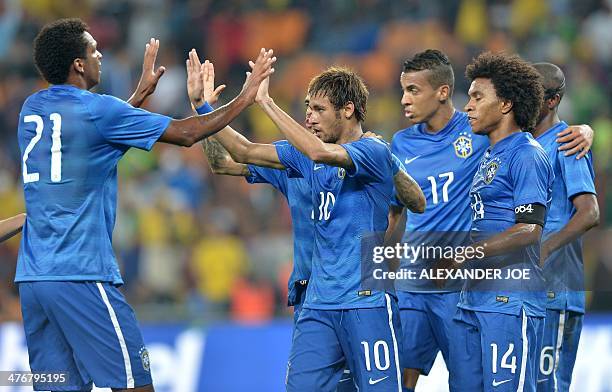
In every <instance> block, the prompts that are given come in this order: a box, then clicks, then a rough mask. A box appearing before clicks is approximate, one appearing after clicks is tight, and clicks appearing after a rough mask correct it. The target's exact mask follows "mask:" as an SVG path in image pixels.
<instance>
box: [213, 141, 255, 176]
mask: <svg viewBox="0 0 612 392" xmlns="http://www.w3.org/2000/svg"><path fill="white" fill-rule="evenodd" d="M202 147H203V149H204V153H205V154H206V159H208V164H209V165H210V168H211V169H212V170H213V171H220V170H222V169H227V168H228V166H230V165H229V164H230V163H233V159H232V157H231V156H230V155H229V153H228V152H227V150H226V149H225V148H224V147H223V145H221V143H219V142H218V141H216V140H213V139H211V138H206V139H204V140H202ZM234 166H235V171H232V172H228V173H226V174H232V175H237V176H245V177H246V176H250V175H251V173H250V172H249V168H248V166H247V165H243V164H238V163H236V164H235V165H234Z"/></svg>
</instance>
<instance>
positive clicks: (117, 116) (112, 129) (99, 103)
mask: <svg viewBox="0 0 612 392" xmlns="http://www.w3.org/2000/svg"><path fill="white" fill-rule="evenodd" d="M87 108H88V110H89V112H90V115H91V117H92V120H93V122H94V124H95V125H96V128H97V129H98V132H100V134H101V135H102V137H104V139H106V140H107V141H109V142H111V143H116V144H122V145H126V146H129V147H136V148H140V149H142V150H150V149H151V148H152V147H153V144H155V142H157V140H158V139H159V138H160V137H161V135H162V134H163V133H164V131H165V130H166V128H167V127H168V124H170V121H171V120H172V119H171V118H170V117H167V116H163V115H161V114H156V113H151V112H148V111H146V110H142V109H138V108H135V107H133V106H132V105H130V104H128V103H127V102H125V101H122V100H120V99H118V98H115V97H113V96H110V95H99V94H91V95H90V96H89V99H88V100H87Z"/></svg>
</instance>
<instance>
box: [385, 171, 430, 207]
mask: <svg viewBox="0 0 612 392" xmlns="http://www.w3.org/2000/svg"><path fill="white" fill-rule="evenodd" d="M393 183H394V184H395V190H396V193H397V197H398V198H399V200H400V201H401V202H402V203H403V204H404V205H405V206H406V208H408V209H409V210H410V211H413V212H414V211H419V210H423V209H424V206H423V205H422V204H423V202H422V201H423V191H422V190H421V188H420V187H419V184H417V183H416V181H414V180H413V179H412V177H410V176H409V175H408V174H406V173H404V172H402V171H399V172H398V173H397V174H396V175H395V177H394V178H393Z"/></svg>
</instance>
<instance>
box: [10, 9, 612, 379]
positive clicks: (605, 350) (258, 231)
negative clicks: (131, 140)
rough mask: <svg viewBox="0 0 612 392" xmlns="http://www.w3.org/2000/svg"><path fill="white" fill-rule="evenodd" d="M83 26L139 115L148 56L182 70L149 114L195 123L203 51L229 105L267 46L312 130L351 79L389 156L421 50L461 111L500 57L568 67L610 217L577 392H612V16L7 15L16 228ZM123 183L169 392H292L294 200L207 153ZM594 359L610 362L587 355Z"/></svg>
mask: <svg viewBox="0 0 612 392" xmlns="http://www.w3.org/2000/svg"><path fill="white" fill-rule="evenodd" d="M68 16H78V17H81V18H83V19H84V20H85V21H87V22H88V23H89V25H90V27H91V32H92V34H93V36H94V37H95V38H96V40H97V41H98V46H99V48H100V50H101V52H102V54H103V55H104V58H103V60H102V63H103V64H102V83H101V85H100V86H99V88H98V90H97V91H98V92H104V93H108V94H112V95H115V96H118V97H120V98H123V99H127V98H128V97H129V95H130V94H131V92H132V90H133V88H134V87H135V85H136V82H137V81H138V77H139V75H140V67H141V64H142V54H143V51H144V44H145V43H146V42H147V40H148V39H149V38H150V37H156V38H159V39H160V42H161V49H160V53H159V55H158V64H160V65H164V66H166V68H167V71H166V74H165V75H164V76H163V78H162V80H161V82H160V84H159V86H158V88H157V91H156V93H155V94H154V95H153V96H152V97H151V98H150V99H149V100H148V101H147V103H146V108H148V109H149V110H152V111H156V112H160V113H164V114H168V115H171V116H175V117H181V116H185V115H188V114H190V110H189V105H188V101H187V95H186V84H185V78H186V74H185V69H184V61H185V59H186V56H187V52H188V50H190V49H191V48H196V49H197V50H198V51H199V53H200V57H201V58H202V59H204V58H209V59H211V60H212V61H213V62H214V63H215V66H216V67H215V68H216V77H217V84H220V83H225V84H227V85H228V88H227V89H226V91H225V92H224V94H223V97H224V98H226V99H229V98H231V97H233V96H234V95H235V94H236V93H237V92H238V91H239V89H240V88H241V86H242V83H243V81H244V72H245V71H246V69H247V66H246V64H247V61H248V59H250V58H253V57H254V56H255V54H256V53H257V50H258V49H259V48H260V47H262V46H265V47H268V48H273V49H274V50H275V52H276V54H277V56H278V57H279V60H278V63H277V66H276V73H275V74H274V76H273V79H272V81H271V90H272V92H271V93H272V95H273V96H274V97H275V98H276V100H277V101H278V102H279V103H280V105H281V106H282V107H283V108H285V109H287V110H288V111H289V112H290V113H292V114H293V115H294V117H295V118H296V119H301V118H303V116H304V110H303V98H304V92H305V88H306V86H307V84H308V81H309V80H310V78H311V77H312V76H314V75H315V74H316V73H318V72H319V71H321V70H322V69H324V67H326V66H328V65H331V64H344V65H348V66H350V67H352V68H354V69H355V70H357V71H358V72H359V73H360V74H361V75H362V76H363V77H364V79H365V81H366V83H367V85H368V87H369V89H370V93H371V95H370V99H369V104H368V109H369V110H368V118H367V121H366V128H367V129H370V130H375V131H377V132H379V133H381V134H383V135H385V136H386V138H387V140H390V137H391V135H392V134H393V132H394V131H395V130H397V129H401V128H403V127H405V126H406V124H405V119H404V118H403V116H402V110H401V106H400V104H399V99H400V87H399V83H398V81H399V74H400V71H401V65H402V62H403V60H404V59H406V58H407V57H409V56H411V55H412V54H414V53H416V52H417V51H420V50H423V49H426V48H430V47H431V48H439V49H441V50H443V51H444V52H446V53H447V54H448V55H449V57H450V58H451V61H452V62H453V65H454V67H455V75H456V88H455V95H454V102H455V105H456V107H457V108H458V109H461V108H463V106H464V104H465V103H466V101H467V99H466V95H465V92H466V91H467V89H468V85H467V82H466V80H465V78H464V76H463V72H464V69H465V65H466V64H467V63H468V62H469V61H470V60H471V58H472V57H473V56H474V55H475V54H477V53H479V52H480V51H482V50H483V49H489V50H494V51H500V50H505V51H510V52H518V53H519V54H521V55H522V56H524V57H525V58H527V59H528V60H530V61H534V62H535V61H551V62H554V63H556V64H558V65H559V66H561V67H562V68H563V70H564V71H565V74H566V78H567V86H568V88H567V93H566V95H565V97H564V99H563V102H562V105H561V110H560V112H561V117H562V119H563V120H565V121H567V122H568V123H571V124H581V123H587V124H590V125H591V126H592V127H593V128H594V129H595V132H596V136H595V143H594V146H593V152H594V155H595V165H596V174H597V191H598V198H599V203H600V208H601V225H600V227H599V228H597V229H596V230H593V232H592V233H589V234H588V236H587V238H586V246H585V265H586V267H585V270H586V280H587V285H588V287H589V289H590V291H589V293H588V308H589V316H587V321H586V323H587V326H586V328H585V334H584V336H583V339H582V342H581V343H582V344H583V346H582V347H581V350H582V351H581V353H582V354H581V355H579V356H580V357H581V358H579V364H578V365H577V372H578V373H579V377H580V378H579V379H580V382H581V383H582V384H581V385H585V384H584V383H586V382H587V380H589V382H591V383H594V384H589V385H591V386H590V387H589V388H587V389H582V388H580V389H577V390H588V391H612V377H610V375H609V374H606V371H605V369H608V371H609V369H611V368H612V293H611V290H612V284H610V282H611V281H612V230H610V226H611V225H612V208H610V207H609V206H612V203H611V201H612V187H610V182H611V181H612V160H611V157H610V150H611V148H612V140H611V137H612V120H611V116H610V114H611V105H610V102H611V100H610V95H611V89H612V83H611V81H610V78H611V75H612V38H611V37H612V0H576V1H572V0H549V1H544V0H542V1H540V0H498V1H492V0H489V1H485V0H449V1H433V0H404V1H383V0H336V1H323V0H313V1H308V0H301V1H300V0H298V1H291V0H267V1H264V0H257V1H242V0H226V1H210V0H209V1H199V0H191V1H188V0H133V1H127V0H116V1H111V0H22V1H19V0H4V1H0V141H1V143H0V216H1V217H8V216H10V215H13V214H16V213H18V212H20V211H22V210H23V208H24V206H23V197H22V190H21V183H20V181H21V175H20V156H19V150H18V147H17V143H16V129H17V120H18V114H19V110H20V108H21V105H22V103H23V101H24V99H25V98H26V97H27V96H28V95H30V94H31V93H32V92H34V91H36V90H38V89H41V88H44V87H45V86H44V84H43V83H42V81H41V79H40V78H39V77H38V76H37V74H36V70H35V68H34V66H33V61H32V56H31V53H32V40H33V39H34V36H35V35H36V33H37V31H38V30H39V29H40V27H41V26H42V25H43V24H44V23H46V22H48V21H50V20H53V19H56V18H59V17H68ZM232 125H233V126H234V127H235V128H236V129H239V130H243V131H244V132H245V133H246V134H247V135H248V136H249V137H250V138H251V139H253V140H257V141H272V140H275V139H278V138H279V137H280V135H279V133H278V132H277V131H276V128H275V127H274V126H273V124H272V123H271V122H269V121H268V120H267V119H266V118H265V116H264V115H263V113H262V112H261V111H260V110H259V109H258V108H256V107H252V108H251V109H249V110H248V111H246V112H245V113H243V114H242V115H241V116H240V117H239V119H238V120H237V121H235V122H234V123H233V124H232ZM119 170H120V175H119V181H120V186H119V206H118V214H117V215H118V219H117V224H116V227H115V236H114V245H115V249H116V252H117V255H118V257H119V259H120V263H121V269H122V272H123V276H124V280H125V281H126V285H125V294H126V296H127V298H128V301H129V302H130V303H131V304H132V305H133V307H134V308H135V310H136V312H137V315H138V318H139V320H140V321H141V323H142V324H143V330H144V333H145V338H146V339H147V340H148V341H149V346H153V349H151V347H150V349H151V359H152V368H153V372H154V379H155V380H156V381H157V382H158V385H157V389H158V390H161V391H165V390H167V391H171V390H172V391H189V390H206V391H208V390H212V391H225V390H228V391H229V390H240V388H241V387H242V386H249V387H250V388H249V389H250V390H262V391H270V390H279V389H282V385H283V380H284V369H285V360H286V355H287V349H288V345H289V339H290V338H289V336H290V315H291V310H290V309H288V308H287V307H286V306H285V299H286V282H287V278H288V276H289V272H290V269H291V253H292V237H291V222H290V216H289V211H288V208H287V205H286V203H285V201H284V200H283V199H282V196H281V195H280V194H279V193H277V192H275V191H274V190H273V189H272V188H271V187H268V186H265V185H248V184H247V183H246V182H245V181H244V180H243V179H240V178H224V177H219V176H217V177H215V176H213V175H212V174H211V172H210V170H209V168H208V166H207V164H206V161H205V159H204V155H203V153H202V151H201V148H200V146H199V145H197V146H194V147H192V148H189V149H180V148H177V147H174V146H168V145H158V146H156V147H155V148H154V151H153V152H152V153H145V152H141V151H136V150H132V151H130V152H129V153H128V154H127V155H126V157H125V158H124V159H123V160H122V162H121V164H120V167H119ZM18 246H19V238H17V239H14V240H12V241H10V242H8V243H6V244H3V245H0V260H1V263H0V282H1V283H0V323H2V324H0V370H13V369H22V370H25V369H27V359H24V358H26V355H27V351H25V343H24V341H23V336H22V332H21V331H20V324H19V320H20V311H19V302H18V298H17V294H16V288H15V286H14V285H13V284H12V279H13V277H14V271H15V262H16V255H17V250H18ZM585 347H587V348H585ZM588 348H593V350H595V349H596V350H597V354H596V355H593V354H592V353H591V354H586V355H585V353H586V352H587V351H586V350H588ZM594 369H595V370H594ZM596 369H603V370H601V372H596ZM441 372H442V373H443V370H441ZM581 372H582V373H581ZM598 377H600V378H598ZM429 378H430V379H432V378H435V377H429ZM177 380H182V381H177ZM190 380H191V381H190ZM593 380H595V381H593ZM597 380H601V382H600V383H598V381H597ZM180 382H183V384H180ZM428 382H429V383H430V384H429V385H424V386H423V389H422V390H431V391H434V390H436V391H437V390H445V389H444V387H438V386H435V385H434V384H443V380H441V381H440V380H439V381H437V382H435V381H432V380H429V381H428Z"/></svg>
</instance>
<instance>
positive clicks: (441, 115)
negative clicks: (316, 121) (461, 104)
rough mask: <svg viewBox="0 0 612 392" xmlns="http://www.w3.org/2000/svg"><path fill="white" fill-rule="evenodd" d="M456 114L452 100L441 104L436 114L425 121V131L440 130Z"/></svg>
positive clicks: (433, 131)
mask: <svg viewBox="0 0 612 392" xmlns="http://www.w3.org/2000/svg"><path fill="white" fill-rule="evenodd" d="M454 114H455V108H454V107H453V104H452V103H451V102H450V101H449V102H448V103H446V104H444V105H442V106H440V108H439V109H438V110H437V111H436V112H435V113H434V115H433V116H431V118H430V119H429V120H427V122H425V131H426V132H427V133H434V134H435V133H438V132H440V131H441V130H442V129H444V127H446V125H447V124H448V123H449V122H450V120H451V119H452V118H453V115H454Z"/></svg>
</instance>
